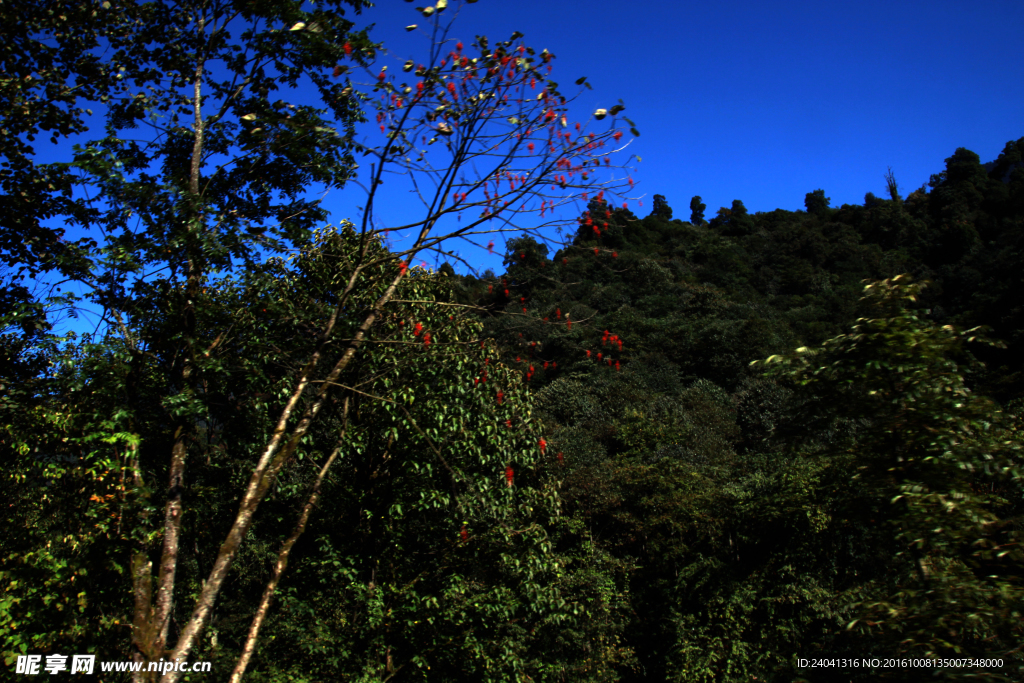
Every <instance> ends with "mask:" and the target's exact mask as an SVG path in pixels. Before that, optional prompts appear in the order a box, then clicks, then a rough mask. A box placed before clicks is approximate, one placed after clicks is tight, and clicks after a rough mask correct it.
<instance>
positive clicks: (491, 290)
mask: <svg viewBox="0 0 1024 683" xmlns="http://www.w3.org/2000/svg"><path fill="white" fill-rule="evenodd" d="M493 291H494V285H487V292H488V293H490V292H493Z"/></svg>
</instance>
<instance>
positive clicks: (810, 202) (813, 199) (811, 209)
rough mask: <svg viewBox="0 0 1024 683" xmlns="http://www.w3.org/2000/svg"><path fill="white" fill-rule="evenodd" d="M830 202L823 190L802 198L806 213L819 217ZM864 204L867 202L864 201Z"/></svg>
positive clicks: (809, 193)
mask: <svg viewBox="0 0 1024 683" xmlns="http://www.w3.org/2000/svg"><path fill="white" fill-rule="evenodd" d="M831 202H832V200H831V199H829V198H828V197H826V196H825V190H815V191H814V192H808V193H807V194H806V195H805V196H804V207H805V208H806V209H807V213H810V214H814V215H815V216H820V215H822V214H824V213H825V212H826V211H827V210H828V207H829V204H830V203H831ZM865 204H867V200H866V199H865Z"/></svg>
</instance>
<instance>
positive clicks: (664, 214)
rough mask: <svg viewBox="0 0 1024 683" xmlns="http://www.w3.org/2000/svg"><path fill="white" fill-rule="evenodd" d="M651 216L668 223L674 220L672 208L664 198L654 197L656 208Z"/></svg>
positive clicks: (660, 196)
mask: <svg viewBox="0 0 1024 683" xmlns="http://www.w3.org/2000/svg"><path fill="white" fill-rule="evenodd" d="M651 215H652V216H657V217H658V218H660V219H662V220H666V221H670V220H672V207H671V206H669V205H668V202H667V201H665V197H664V196H662V195H660V194H656V195H654V207H653V208H652V209H651Z"/></svg>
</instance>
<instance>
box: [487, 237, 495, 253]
mask: <svg viewBox="0 0 1024 683" xmlns="http://www.w3.org/2000/svg"><path fill="white" fill-rule="evenodd" d="M487 253H489V254H493V253H494V240H491V241H490V242H488V243H487Z"/></svg>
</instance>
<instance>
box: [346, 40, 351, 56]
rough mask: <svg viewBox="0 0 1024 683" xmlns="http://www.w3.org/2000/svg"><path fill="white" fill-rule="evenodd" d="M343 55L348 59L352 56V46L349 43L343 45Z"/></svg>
mask: <svg viewBox="0 0 1024 683" xmlns="http://www.w3.org/2000/svg"><path fill="white" fill-rule="evenodd" d="M345 54H346V55H348V56H349V57H351V56H352V44H351V43H345Z"/></svg>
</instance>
